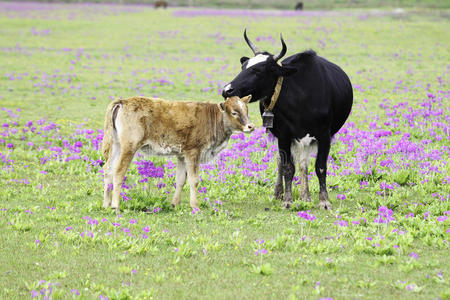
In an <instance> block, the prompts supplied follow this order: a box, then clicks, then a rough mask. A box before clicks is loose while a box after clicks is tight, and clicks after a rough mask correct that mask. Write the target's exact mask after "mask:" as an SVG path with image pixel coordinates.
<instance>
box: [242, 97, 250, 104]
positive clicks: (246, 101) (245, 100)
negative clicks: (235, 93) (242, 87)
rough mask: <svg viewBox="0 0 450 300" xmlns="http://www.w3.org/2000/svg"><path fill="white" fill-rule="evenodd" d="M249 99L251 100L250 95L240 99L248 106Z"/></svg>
mask: <svg viewBox="0 0 450 300" xmlns="http://www.w3.org/2000/svg"><path fill="white" fill-rule="evenodd" d="M250 99H252V95H248V96H245V97H244V98H241V101H242V102H244V103H245V104H248V103H249V102H250Z"/></svg>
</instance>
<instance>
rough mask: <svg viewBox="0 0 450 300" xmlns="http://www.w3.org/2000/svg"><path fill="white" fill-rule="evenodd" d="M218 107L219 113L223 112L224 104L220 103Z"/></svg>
mask: <svg viewBox="0 0 450 300" xmlns="http://www.w3.org/2000/svg"><path fill="white" fill-rule="evenodd" d="M218 106H219V110H220V112H225V102H220V103H219V105H218Z"/></svg>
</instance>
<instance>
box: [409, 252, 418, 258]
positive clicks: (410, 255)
mask: <svg viewBox="0 0 450 300" xmlns="http://www.w3.org/2000/svg"><path fill="white" fill-rule="evenodd" d="M408 256H409V257H412V258H414V259H418V258H419V255H418V254H417V253H416V252H411V253H410V254H409V255H408Z"/></svg>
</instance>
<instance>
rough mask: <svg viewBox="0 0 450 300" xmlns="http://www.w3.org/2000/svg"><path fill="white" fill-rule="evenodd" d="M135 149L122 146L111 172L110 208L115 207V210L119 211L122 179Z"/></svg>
mask: <svg viewBox="0 0 450 300" xmlns="http://www.w3.org/2000/svg"><path fill="white" fill-rule="evenodd" d="M135 153H136V150H134V149H132V148H122V151H121V153H120V157H119V161H118V162H117V164H116V166H115V168H114V174H113V185H114V190H113V193H112V203H111V208H112V209H115V210H116V212H120V207H119V206H120V192H121V190H122V183H123V179H124V178H125V173H126V172H127V170H128V167H129V166H130V163H131V161H132V160H133V157H134V154H135Z"/></svg>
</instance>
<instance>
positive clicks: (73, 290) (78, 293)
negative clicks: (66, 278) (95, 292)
mask: <svg viewBox="0 0 450 300" xmlns="http://www.w3.org/2000/svg"><path fill="white" fill-rule="evenodd" d="M70 291H71V292H72V293H73V294H75V295H77V296H80V292H79V291H78V290H77V289H72V290H70Z"/></svg>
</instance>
